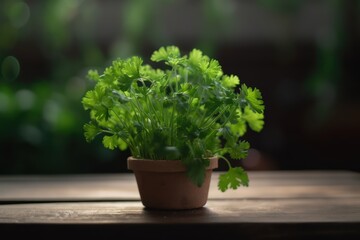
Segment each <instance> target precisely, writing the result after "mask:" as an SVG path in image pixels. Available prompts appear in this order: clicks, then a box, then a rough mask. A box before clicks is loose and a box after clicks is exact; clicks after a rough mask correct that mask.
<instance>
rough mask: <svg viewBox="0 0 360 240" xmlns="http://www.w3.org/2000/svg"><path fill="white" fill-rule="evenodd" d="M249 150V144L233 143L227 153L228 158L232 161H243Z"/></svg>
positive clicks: (245, 142)
mask: <svg viewBox="0 0 360 240" xmlns="http://www.w3.org/2000/svg"><path fill="white" fill-rule="evenodd" d="M249 148H250V143H249V142H247V141H240V142H239V143H234V144H232V145H230V146H229V150H228V152H229V153H230V156H231V157H232V158H234V159H244V158H246V157H247V155H248V150H249Z"/></svg>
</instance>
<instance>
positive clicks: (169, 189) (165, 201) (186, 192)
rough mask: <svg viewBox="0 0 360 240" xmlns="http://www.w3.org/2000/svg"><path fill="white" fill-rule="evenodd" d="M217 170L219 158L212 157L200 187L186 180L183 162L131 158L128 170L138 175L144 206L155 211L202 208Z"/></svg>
mask: <svg viewBox="0 0 360 240" xmlns="http://www.w3.org/2000/svg"><path fill="white" fill-rule="evenodd" d="M217 167H218V158H216V157H213V158H211V159H210V165H209V167H208V168H207V170H206V176H205V181H204V183H203V185H202V186H201V187H198V186H196V185H195V184H194V183H192V182H191V181H190V180H189V178H188V177H187V175H186V169H185V166H184V165H183V164H182V163H181V161H178V160H146V159H135V158H133V157H129V158H128V169H130V170H133V172H134V174H135V177H136V182H137V185H138V189H139V193H140V197H141V201H142V204H143V205H144V206H145V207H147V208H154V209H169V210H170V209H173V210H175V209H176V210H180V209H194V208H200V207H203V206H204V205H205V204H206V202H207V199H208V193H209V187H210V179H211V173H212V170H213V169H215V168H217Z"/></svg>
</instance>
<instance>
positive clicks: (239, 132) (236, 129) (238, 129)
mask: <svg viewBox="0 0 360 240" xmlns="http://www.w3.org/2000/svg"><path fill="white" fill-rule="evenodd" d="M236 115H237V118H236V123H235V124H230V130H231V132H232V133H234V134H235V135H236V136H239V137H241V136H243V135H244V134H245V133H246V130H247V127H246V121H245V119H243V117H242V116H243V113H242V112H241V110H240V109H237V110H236Z"/></svg>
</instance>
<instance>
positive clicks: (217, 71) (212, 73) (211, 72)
mask: <svg viewBox="0 0 360 240" xmlns="http://www.w3.org/2000/svg"><path fill="white" fill-rule="evenodd" d="M205 72H206V74H207V76H208V77H209V78H210V79H215V78H218V77H221V76H222V74H223V72H222V70H221V66H220V64H219V62H218V60H215V59H211V60H210V62H209V66H208V68H207V69H206V71H205Z"/></svg>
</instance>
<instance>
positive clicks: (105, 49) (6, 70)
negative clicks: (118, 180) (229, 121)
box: [0, 0, 360, 174]
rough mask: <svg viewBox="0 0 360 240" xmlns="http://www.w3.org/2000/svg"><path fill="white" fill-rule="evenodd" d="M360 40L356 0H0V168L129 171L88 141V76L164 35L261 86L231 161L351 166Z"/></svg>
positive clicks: (269, 166) (118, 155) (262, 166)
mask: <svg viewBox="0 0 360 240" xmlns="http://www.w3.org/2000/svg"><path fill="white" fill-rule="evenodd" d="M359 40H360V1H359V0H347V1H342V0H302V1H300V0H202V1H200V0H199V1H191V0H182V1H180V0H154V1H146V0H144V1H142V0H131V1H130V0H129V1H115V0H114V1H110V0H106V1H104V0H101V1H100V0H86V1H84V0H52V1H35V0H32V1H30V0H28V1H25V0H1V2H0V174H56V173H100V172H121V171H126V158H127V156H128V155H129V152H127V151H125V152H121V151H120V150H115V151H111V150H106V149H105V148H104V147H103V146H102V144H101V141H100V139H97V141H94V142H92V143H86V142H85V138H84V136H83V124H84V123H86V122H88V120H89V116H88V113H87V112H85V111H84V110H83V108H82V105H81V98H82V97H83V95H84V93H85V92H86V91H87V90H88V89H89V88H90V86H91V83H90V82H89V81H88V80H87V79H86V77H85V76H86V73H87V71H88V70H89V69H99V71H102V70H103V69H104V67H106V66H107V65H108V64H110V62H111V61H112V60H114V59H116V58H117V57H129V56H131V55H139V56H141V57H143V58H144V59H149V58H150V55H151V53H152V52H153V51H154V50H156V49H158V48H159V47H160V46H164V45H177V46H179V47H180V49H181V50H182V51H183V53H186V52H187V51H189V50H191V49H193V48H194V47H196V48H199V49H201V50H202V51H203V52H204V53H205V54H207V55H209V56H210V57H212V58H216V59H218V60H219V61H220V64H221V65H222V67H223V71H224V72H225V73H226V74H236V75H238V76H239V77H240V79H241V81H242V82H244V83H246V84H247V85H248V86H252V87H257V88H259V89H260V90H261V92H262V94H263V98H264V101H265V105H266V110H265V127H264V130H263V131H262V132H261V133H259V134H258V133H252V132H248V133H247V134H246V135H245V138H246V139H247V140H248V141H249V142H250V143H251V145H252V147H253V148H252V149H251V150H250V152H249V157H248V158H247V159H246V160H244V161H241V162H240V163H238V164H241V165H243V166H244V167H245V168H246V169H248V170H302V169H344V170H353V171H359V170H360V164H359V162H360V154H359V149H360V140H359V136H360V97H359V95H360V94H359V93H358V90H359V87H360V84H359V80H360V76H359V72H360V71H359V67H360V66H359V63H358V62H357V60H358V59H359V57H360V50H359V43H360V41H359ZM222 167H223V166H222V165H221V166H220V168H219V169H220V170H221V169H222Z"/></svg>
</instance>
